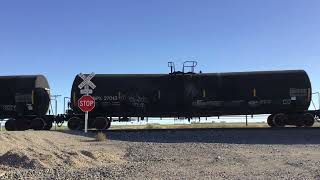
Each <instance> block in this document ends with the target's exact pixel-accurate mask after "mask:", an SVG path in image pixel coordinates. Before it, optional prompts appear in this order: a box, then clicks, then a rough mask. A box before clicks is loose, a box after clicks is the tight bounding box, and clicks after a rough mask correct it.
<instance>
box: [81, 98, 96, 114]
mask: <svg viewBox="0 0 320 180" xmlns="http://www.w3.org/2000/svg"><path fill="white" fill-rule="evenodd" d="M95 104H96V103H95V100H94V98H93V97H92V96H82V97H81V98H80V99H79V100H78V107H79V108H80V109H81V111H83V112H90V111H92V110H93V109H94V107H95Z"/></svg>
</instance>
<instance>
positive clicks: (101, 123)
mask: <svg viewBox="0 0 320 180" xmlns="http://www.w3.org/2000/svg"><path fill="white" fill-rule="evenodd" d="M109 124H110V121H109V119H108V118H105V117H96V118H95V120H94V127H95V128H96V129H98V130H104V129H108V126H109Z"/></svg>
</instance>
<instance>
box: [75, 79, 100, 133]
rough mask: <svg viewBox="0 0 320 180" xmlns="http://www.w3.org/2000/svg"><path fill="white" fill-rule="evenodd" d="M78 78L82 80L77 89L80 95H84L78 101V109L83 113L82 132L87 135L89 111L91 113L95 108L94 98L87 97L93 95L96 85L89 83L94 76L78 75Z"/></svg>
mask: <svg viewBox="0 0 320 180" xmlns="http://www.w3.org/2000/svg"><path fill="white" fill-rule="evenodd" d="M78 76H79V77H80V78H81V79H82V80H83V82H82V83H81V84H79V86H78V88H79V89H80V94H84V96H82V97H81V98H80V99H79V101H78V107H79V108H80V109H81V110H82V111H84V112H85V115H84V131H85V133H87V132H88V118H89V111H91V110H92V109H93V108H94V107H95V101H94V98H93V97H92V96H89V94H92V93H93V91H92V90H93V89H95V88H96V85H94V84H93V82H91V79H92V78H93V77H94V76H95V74H94V73H91V74H90V75H88V76H86V75H84V74H82V73H80V74H79V75H78ZM90 88H91V89H90Z"/></svg>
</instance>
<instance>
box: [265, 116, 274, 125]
mask: <svg viewBox="0 0 320 180" xmlns="http://www.w3.org/2000/svg"><path fill="white" fill-rule="evenodd" d="M273 116H274V115H273V114H271V115H270V116H269V117H268V119H267V123H268V125H269V126H270V127H274V126H275V125H274V124H273Z"/></svg>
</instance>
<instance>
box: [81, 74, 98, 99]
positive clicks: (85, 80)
mask: <svg viewBox="0 0 320 180" xmlns="http://www.w3.org/2000/svg"><path fill="white" fill-rule="evenodd" d="M78 76H79V77H80V78H81V79H82V80H83V82H82V83H81V84H79V86H78V88H79V89H80V94H86V95H88V94H92V93H93V91H92V90H93V89H95V88H96V85H95V84H93V82H91V79H92V78H93V77H94V76H95V74H94V73H91V74H90V75H88V76H86V75H84V74H82V73H80V74H79V75H78ZM83 88H84V89H83ZM90 88H91V89H90Z"/></svg>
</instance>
